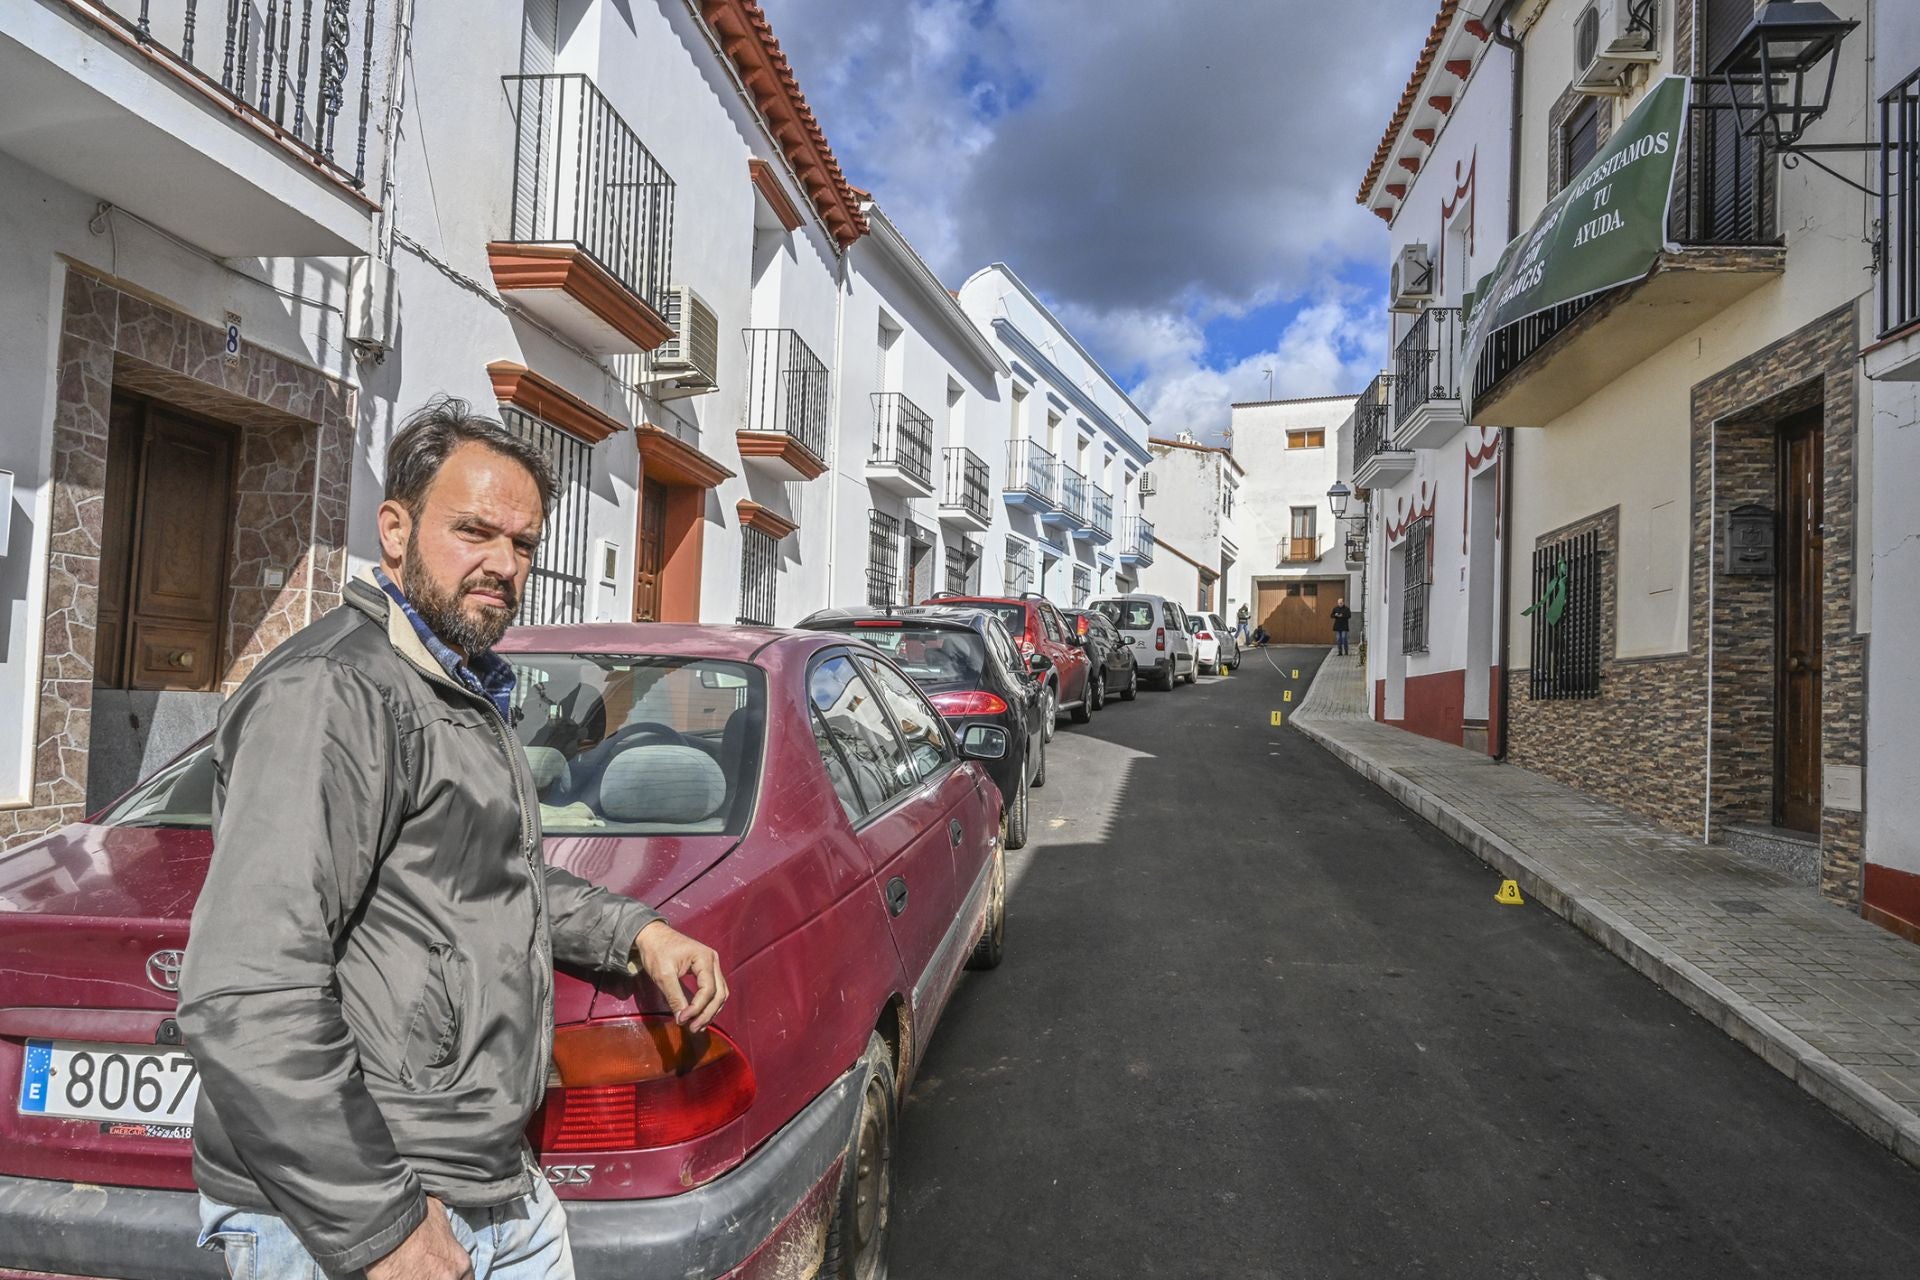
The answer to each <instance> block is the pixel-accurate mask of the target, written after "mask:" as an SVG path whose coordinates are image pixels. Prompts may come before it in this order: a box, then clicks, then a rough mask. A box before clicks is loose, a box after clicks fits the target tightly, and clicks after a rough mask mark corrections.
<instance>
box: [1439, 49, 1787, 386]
mask: <svg viewBox="0 0 1920 1280" xmlns="http://www.w3.org/2000/svg"><path fill="white" fill-rule="evenodd" d="M1695 93H1696V97H1695V100H1694V102H1693V104H1692V105H1691V106H1690V107H1689V109H1688V112H1687V129H1686V137H1685V138H1684V139H1683V140H1682V143H1681V147H1680V158H1679V160H1678V162H1677V163H1678V176H1677V178H1676V180H1675V183H1674V193H1673V203H1672V205H1671V206H1670V207H1669V209H1668V211H1667V237H1668V239H1670V240H1672V241H1673V242H1674V243H1676V244H1679V245H1690V246H1696V247H1698V246H1706V245H1765V244H1775V243H1777V242H1778V239H1779V233H1778V231H1777V230H1776V229H1775V204H1776V203H1777V202H1776V199H1775V194H1774V187H1773V180H1772V178H1771V176H1770V175H1771V174H1772V171H1773V164H1772V157H1771V156H1770V155H1768V154H1767V152H1766V150H1765V147H1764V144H1763V143H1762V142H1761V140H1760V139H1758V138H1750V137H1747V136H1746V135H1745V134H1743V133H1742V132H1741V130H1740V118H1739V115H1738V113H1737V112H1735V110H1734V109H1733V104H1732V103H1731V102H1730V101H1728V100H1727V96H1726V93H1727V90H1726V87H1725V86H1724V85H1720V84H1715V83H1708V82H1697V83H1696V88H1695ZM1748 110H1752V108H1751V107H1749V108H1748ZM1605 296H1606V295H1605V294H1589V295H1588V296H1587V297H1584V298H1576V299H1574V300H1573V301H1572V302H1568V303H1564V304H1562V305H1560V306H1558V307H1554V308H1552V309H1550V310H1547V311H1543V312H1540V313H1539V314H1538V315H1532V316H1528V317H1527V318H1526V319H1524V320H1520V321H1518V322H1516V323H1514V324H1510V325H1508V326H1506V327H1505V328H1504V329H1499V330H1496V331H1495V332H1494V333H1492V334H1490V335H1489V336H1488V338H1487V340H1486V342H1485V343H1484V344H1482V346H1481V348H1480V356H1479V360H1478V363H1476V365H1475V366H1474V370H1473V395H1474V399H1476V400H1480V399H1483V398H1485V397H1486V395H1487V394H1488V393H1489V392H1491V391H1492V390H1493V389H1494V388H1495V387H1497V386H1499V385H1500V383H1501V382H1502V381H1503V380H1504V379H1505V378H1506V377H1507V376H1508V375H1509V374H1511V373H1512V372H1513V371H1514V370H1515V369H1517V368H1519V367H1520V366H1521V365H1523V364H1525V363H1526V362H1527V361H1528V360H1529V359H1531V358H1532V357H1533V355H1534V353H1535V352H1537V351H1539V350H1540V348H1542V347H1544V346H1546V345H1547V344H1548V343H1549V342H1551V341H1553V339H1554V338H1556V337H1557V336H1559V335H1560V333H1561V332H1563V331H1564V330H1565V329H1566V328H1567V326H1569V325H1571V324H1572V323H1573V322H1574V321H1575V320H1577V319H1578V318H1579V317H1580V316H1581V315H1582V314H1583V313H1584V312H1585V311H1586V310H1587V309H1588V308H1589V307H1591V306H1593V304H1594V303H1596V302H1598V301H1599V300H1600V299H1601V298H1603V297H1605Z"/></svg>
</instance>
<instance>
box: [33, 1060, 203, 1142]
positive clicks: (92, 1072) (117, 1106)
mask: <svg viewBox="0 0 1920 1280" xmlns="http://www.w3.org/2000/svg"><path fill="white" fill-rule="evenodd" d="M199 1096H200V1069H199V1068H198V1067H197V1066H195V1065H194V1061H193V1057H192V1056H191V1055H190V1054H188V1053H187V1051H186V1050H185V1049H175V1048H168V1047H166V1046H164V1045H159V1046H153V1047H148V1046H145V1045H134V1044H88V1043H83V1042H81V1041H76V1040H29V1041H27V1054H26V1067H25V1070H23V1071H22V1072H21V1073H20V1110H21V1111H22V1112H23V1113H24V1114H27V1115H39V1116H62V1117H66V1118H68V1119H73V1120H99V1121H103V1122H105V1121H113V1120H125V1121H134V1122H139V1123H146V1124H158V1125H190V1124H192V1123H193V1104H194V1102H195V1100H196V1099H198V1098H199Z"/></svg>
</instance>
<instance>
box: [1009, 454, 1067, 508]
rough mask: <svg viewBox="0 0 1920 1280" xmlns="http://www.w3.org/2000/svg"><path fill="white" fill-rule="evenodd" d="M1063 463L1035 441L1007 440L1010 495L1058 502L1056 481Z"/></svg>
mask: <svg viewBox="0 0 1920 1280" xmlns="http://www.w3.org/2000/svg"><path fill="white" fill-rule="evenodd" d="M1059 461H1060V460H1059V459H1058V458H1056V457H1054V456H1053V454H1052V453H1051V452H1049V451H1048V450H1047V449H1046V448H1045V447H1044V446H1042V445H1039V444H1036V443H1034V442H1033V441H1031V440H1009V441H1007V492H1008V493H1030V494H1032V495H1033V496H1034V497H1036V498H1039V499H1040V500H1041V501H1043V502H1049V503H1051V502H1058V501H1059V499H1058V498H1056V497H1055V496H1054V488H1053V480H1054V468H1055V467H1056V466H1057V465H1058V463H1059Z"/></svg>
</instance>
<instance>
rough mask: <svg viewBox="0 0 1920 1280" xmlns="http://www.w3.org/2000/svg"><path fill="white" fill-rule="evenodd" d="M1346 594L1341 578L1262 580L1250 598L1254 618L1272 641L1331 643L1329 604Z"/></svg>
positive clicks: (1337, 602)
mask: <svg viewBox="0 0 1920 1280" xmlns="http://www.w3.org/2000/svg"><path fill="white" fill-rule="evenodd" d="M1346 598H1347V584H1346V581H1345V579H1341V578H1334V579H1332V580H1330V581H1326V582H1263V583H1261V584H1260V585H1259V587H1258V590H1257V593H1256V596H1255V600H1254V621H1255V622H1257V623H1258V624H1259V625H1261V626H1263V627H1265V628H1266V629H1267V635H1268V636H1269V637H1270V639H1271V642H1272V643H1274V644H1327V645H1330V644H1332V643H1333V620H1332V618H1331V617H1330V616H1329V615H1331V614H1332V612H1333V606H1335V605H1336V604H1339V603H1340V602H1341V601H1342V600H1345V599H1346Z"/></svg>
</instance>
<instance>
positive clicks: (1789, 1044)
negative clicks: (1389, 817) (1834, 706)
mask: <svg viewBox="0 0 1920 1280" xmlns="http://www.w3.org/2000/svg"><path fill="white" fill-rule="evenodd" d="M1315 682H1316V683H1318V676H1317V675H1316V677H1315ZM1311 696H1312V690H1311V689H1309V690H1308V697H1311ZM1318 718H1319V717H1317V716H1314V715H1311V714H1309V715H1306V716H1296V717H1295V719H1294V720H1293V727H1294V728H1296V729H1298V730H1299V731H1300V732H1301V733H1303V734H1305V735H1306V736H1307V737H1308V738H1309V739H1311V740H1312V741H1313V742H1315V743H1317V744H1318V745H1319V746H1321V747H1322V748H1324V749H1325V750H1326V751H1328V752H1329V753H1331V754H1332V755H1333V757H1334V758H1335V759H1337V760H1339V761H1340V762H1341V763H1342V764H1344V765H1346V766H1347V767H1348V768H1350V769H1352V770H1353V771H1354V772H1355V773H1358V774H1359V775H1360V776H1361V777H1363V778H1365V779H1366V780H1367V781H1368V782H1371V783H1372V784H1373V785H1374V786H1376V787H1379V788H1380V789H1381V790H1382V791H1385V792H1386V793H1387V794H1388V795H1390V796H1392V797H1393V798H1394V799H1395V800H1397V801H1399V802H1400V803H1401V804H1402V805H1404V806H1405V807H1406V808H1408V809H1411V810H1412V811H1413V812H1414V813H1415V814H1417V815H1419V816H1420V817H1421V818H1422V819H1424V820H1425V821H1426V822H1427V823H1428V824H1430V825H1431V826H1433V827H1434V828H1435V829H1437V830H1438V831H1439V832H1440V833H1441V834H1442V835H1444V836H1446V837H1448V838H1449V839H1451V840H1452V841H1453V842H1454V843H1456V844H1458V845H1460V846H1462V847H1463V848H1465V849H1466V850H1467V851H1468V852H1469V853H1472V854H1473V855H1474V856H1475V857H1477V858H1479V859H1480V860H1481V861H1482V862H1484V863H1486V864H1487V865H1489V866H1491V867H1493V868H1494V869H1495V870H1497V871H1499V872H1500V873H1501V874H1503V875H1505V876H1506V877H1508V878H1509V879H1512V880H1517V881H1518V882H1519V883H1520V887H1521V889H1522V890H1524V891H1525V892H1526V893H1527V895H1528V896H1529V897H1531V898H1533V899H1535V900H1537V901H1538V902H1540V903H1541V905H1543V906H1545V907H1546V908H1547V909H1548V910H1549V911H1552V912H1553V913H1554V914H1555V915H1557V916H1559V917H1560V918H1561V919H1563V920H1565V921H1567V923H1569V924H1571V925H1573V927H1574V928H1576V929H1578V930H1580V932H1582V933H1584V934H1586V935H1587V936H1588V937H1590V938H1592V939H1593V940H1594V941H1596V942H1598V943H1599V944H1600V945H1601V946H1603V947H1605V948H1606V949H1607V950H1608V951H1611V952H1612V953H1613V954H1614V955H1616V956H1618V957H1619V958H1620V959H1622V960H1624V961H1626V962H1627V963H1628V964H1630V965H1632V966H1633V967H1634V968H1635V969H1636V970H1638V971H1639V972H1640V973H1641V974H1643V975H1644V976H1646V977H1647V978H1650V979H1652V980H1653V981H1654V982H1655V983H1657V984H1658V985H1659V986H1660V987H1662V988H1663V989H1665V990H1666V991H1667V992H1668V994H1670V995H1672V996H1674V997H1676V998H1677V999H1678V1000H1679V1001H1680V1002H1681V1003H1682V1004H1684V1005H1686V1006H1687V1008H1689V1009H1691V1010H1693V1012H1695V1013H1697V1014H1699V1015H1700V1016H1701V1017H1702V1018H1705V1019H1706V1020H1707V1021H1708V1022H1711V1023H1712V1024H1713V1025H1714V1026H1716V1027H1718V1028H1720V1030H1722V1031H1724V1032H1726V1033H1727V1034H1728V1035H1730V1036H1732V1037H1733V1038H1734V1039H1735V1040H1738V1041H1739V1042H1740V1043H1741V1044H1743V1045H1745V1046H1746V1047H1747V1048H1749V1049H1751V1050H1753V1052H1755V1053H1756V1054H1759V1055H1760V1057H1762V1058H1763V1059H1765V1060H1766V1062H1767V1064H1768V1065H1769V1066H1771V1067H1773V1068H1774V1069H1775V1070H1777V1071H1779V1072H1780V1073H1781V1074H1782V1075H1785V1076H1786V1077H1787V1078H1789V1079H1790V1080H1792V1081H1793V1082H1794V1083H1795V1084H1797V1085H1799V1086H1800V1087H1801V1088H1802V1089H1804V1090H1806V1092H1808V1093H1810V1094H1812V1095H1813V1096H1814V1097H1815V1098H1817V1099H1819V1101H1820V1102H1822V1103H1824V1104H1825V1105H1826V1106H1827V1107H1828V1108H1829V1109H1830V1110H1832V1111H1833V1112H1835V1113H1836V1114H1837V1115H1839V1116H1840V1117H1841V1118H1842V1119H1844V1120H1846V1121H1847V1122H1848V1123H1849V1124H1851V1125H1853V1126H1854V1127H1855V1128H1856V1129H1859V1130H1860V1131H1861V1132H1862V1133H1864V1134H1866V1135H1867V1136H1868V1137H1869V1138H1872V1139H1873V1140H1874V1141H1875V1142H1877V1143H1879V1144H1880V1145H1881V1146H1883V1147H1885V1148H1887V1149H1888V1150H1889V1151H1891V1152H1893V1153H1894V1154H1895V1155H1897V1156H1899V1157H1900V1158H1901V1159H1902V1160H1905V1161H1906V1162H1907V1163H1908V1164H1910V1165H1913V1166H1915V1167H1917V1168H1920V1117H1915V1116H1914V1114H1913V1113H1912V1112H1910V1111H1908V1110H1907V1109H1906V1108H1905V1107H1903V1106H1901V1105H1900V1104H1899V1103H1897V1102H1895V1101H1894V1100H1893V1099H1892V1098H1889V1097H1888V1096H1887V1095H1886V1094H1884V1093H1882V1092H1881V1091H1880V1090H1878V1089H1876V1088H1874V1087H1873V1086H1872V1085H1870V1084H1868V1083H1867V1082H1866V1081H1865V1080H1862V1079H1861V1078H1860V1077H1859V1076H1857V1075H1855V1074H1854V1073H1853V1072H1852V1071H1850V1070H1848V1069H1847V1068H1846V1067H1843V1066H1841V1065H1840V1064H1839V1063H1837V1062H1835V1061H1834V1060H1833V1059H1832V1058H1830V1057H1828V1056H1827V1055H1826V1054H1824V1053H1822V1052H1821V1051H1820V1050H1819V1049H1816V1048H1815V1047H1814V1046H1812V1045H1811V1044H1808V1043H1807V1042H1806V1041H1805V1040H1803V1039H1801V1038H1800V1037H1799V1036H1798V1035H1795V1034H1794V1033H1793V1032H1792V1031H1789V1030H1788V1029H1787V1028H1785V1027H1783V1026H1781V1025H1780V1024H1779V1023H1778V1022H1776V1021H1774V1020H1773V1018H1771V1017H1769V1016H1768V1015H1767V1014H1766V1013H1765V1012H1764V1011H1763V1010H1761V1009H1760V1008H1758V1007H1757V1006H1755V1005H1754V1004H1752V1003H1750V1002H1749V1001H1747V1000H1745V999H1743V998H1742V997H1741V996H1739V995H1738V994H1736V993H1735V992H1734V991H1732V990H1731V989H1729V988H1728V987H1727V986H1725V985H1724V984H1723V983H1721V982H1720V981H1719V980H1718V979H1716V978H1713V977H1711V976H1710V975H1708V974H1707V973H1705V972H1704V971H1702V970H1701V969H1700V968H1699V967H1698V966H1696V965H1694V964H1693V963H1692V962H1691V961H1689V960H1687V959H1686V958H1685V957H1683V956H1681V955H1680V954H1679V953H1678V952H1676V951H1674V950H1673V949H1672V948H1669V947H1665V946H1662V945H1661V944H1660V943H1657V942H1655V941H1654V940H1653V939H1651V938H1649V937H1647V936H1646V935H1645V934H1644V933H1642V932H1641V931H1640V930H1638V929H1636V928H1635V927H1634V926H1633V925H1631V924H1629V923H1628V922H1627V921H1625V920H1624V919H1622V918H1621V917H1620V916H1619V915H1617V914H1616V913H1615V912H1613V911H1612V910H1611V909H1610V908H1608V907H1605V906H1602V905H1600V904H1597V903H1590V902H1585V901H1582V900H1581V898H1580V897H1579V895H1578V894H1577V893H1574V892H1569V891H1567V890H1565V889H1563V888H1561V887H1560V886H1559V885H1557V884H1555V883H1554V882H1553V881H1552V880H1551V879H1550V878H1549V873H1548V872H1547V871H1546V870H1544V869H1543V868H1542V867H1541V866H1540V865H1539V864H1538V863H1537V862H1535V861H1534V860H1533V859H1532V858H1530V857H1528V856H1527V854H1526V852H1525V851H1524V850H1522V849H1520V848H1518V847H1517V846H1515V845H1513V844H1512V843H1510V842H1508V841H1507V840H1506V839H1504V838H1503V837H1501V836H1499V835H1496V834H1495V833H1494V832H1492V831H1490V830H1488V829H1487V828H1486V827H1483V826H1481V825H1480V824H1479V823H1477V822H1475V821H1473V820H1472V819H1471V818H1468V817H1466V816H1465V815H1463V814H1461V813H1459V812H1457V811H1456V810H1454V809H1452V808H1450V807H1449V806H1447V805H1446V804H1444V803H1443V802H1442V801H1441V800H1440V799H1439V797H1437V796H1435V795H1434V794H1433V793H1432V792H1430V791H1428V790H1426V789H1425V788H1423V787H1421V786H1419V785H1417V784H1416V783H1414V782H1411V781H1409V780H1408V779H1407V778H1406V777H1404V776H1403V775H1401V774H1399V773H1397V772H1395V771H1394V770H1392V769H1389V768H1387V767H1386V766H1384V765H1379V764H1375V763H1374V762H1373V761H1371V760H1369V759H1367V758H1366V757H1365V756H1362V755H1361V754H1360V753H1359V752H1357V751H1355V750H1353V749H1352V748H1351V747H1347V746H1345V745H1343V744H1341V743H1339V742H1336V741H1334V740H1333V739H1332V738H1331V737H1329V736H1328V735H1327V734H1326V733H1324V732H1323V731H1322V730H1320V729H1319V728H1318V727H1317V726H1316V725H1315V723H1314V721H1315V720H1316V719H1318Z"/></svg>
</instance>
